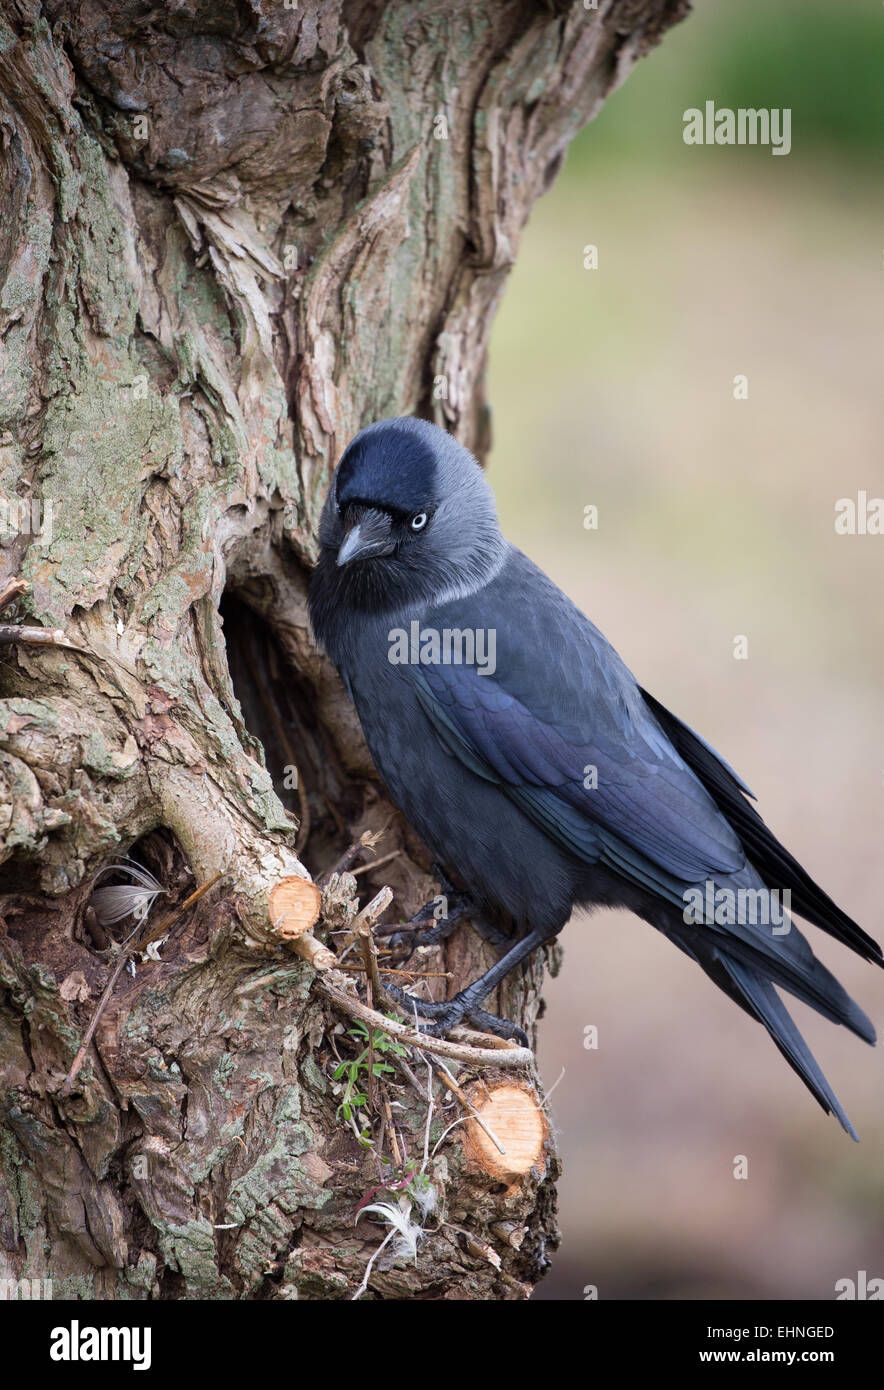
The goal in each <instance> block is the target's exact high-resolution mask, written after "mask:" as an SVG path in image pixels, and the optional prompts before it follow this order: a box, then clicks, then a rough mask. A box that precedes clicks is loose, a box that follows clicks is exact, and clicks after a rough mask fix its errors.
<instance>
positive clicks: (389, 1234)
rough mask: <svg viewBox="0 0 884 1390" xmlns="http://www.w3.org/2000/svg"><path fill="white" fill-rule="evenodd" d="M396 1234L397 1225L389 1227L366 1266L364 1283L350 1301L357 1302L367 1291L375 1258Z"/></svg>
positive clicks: (363, 1277)
mask: <svg viewBox="0 0 884 1390" xmlns="http://www.w3.org/2000/svg"><path fill="white" fill-rule="evenodd" d="M395 1234H396V1227H395V1226H391V1227H390V1229H389V1231H388V1232H387V1234H386V1235H385V1236H384V1238H383V1240H382V1241H381V1243H380V1245H379V1246H378V1248H377V1250H376V1251H375V1252H374V1254H373V1255H372V1257H371V1259H370V1260H369V1262H368V1264H367V1265H366V1266H365V1273H364V1274H363V1276H362V1283H361V1284H360V1285H359V1288H358V1289H357V1290H356V1292H355V1293H354V1295H353V1297H352V1298H351V1299H350V1302H351V1303H355V1302H356V1300H357V1298H359V1297H360V1295H361V1294H364V1293H365V1290H366V1289H367V1288H368V1280H369V1276H370V1274H371V1270H372V1266H373V1264H374V1262H375V1260H376V1259H377V1257H378V1255H379V1254H380V1253H381V1251H382V1250H383V1248H384V1246H385V1245H387V1244H388V1242H389V1241H391V1240H392V1239H393V1237H394V1235H395Z"/></svg>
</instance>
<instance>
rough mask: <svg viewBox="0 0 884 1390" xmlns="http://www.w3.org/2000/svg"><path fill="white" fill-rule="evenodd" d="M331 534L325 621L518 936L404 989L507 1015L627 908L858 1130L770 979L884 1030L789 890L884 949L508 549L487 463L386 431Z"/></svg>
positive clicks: (361, 690)
mask: <svg viewBox="0 0 884 1390" xmlns="http://www.w3.org/2000/svg"><path fill="white" fill-rule="evenodd" d="M319 540H320V558H319V563H318V566H317V569H316V572H315V574H314V576H313V579H312V583H311V588H310V598H309V605H310V618H311V623H312V626H313V630H314V633H315V635H316V638H317V640H318V641H319V642H320V643H321V644H322V646H324V648H325V650H326V651H327V652H328V655H329V656H330V657H331V659H332V661H333V662H334V664H335V666H336V667H337V669H338V671H339V672H340V674H341V676H342V678H343V681H344V684H345V685H346V688H347V691H348V693H349V695H350V698H351V699H352V700H353V703H354V705H355V706H356V710H357V713H358V715H359V719H360V721H361V724H362V729H363V732H364V734H365V738H366V741H367V743H368V747H369V749H370V751H371V754H372V756H373V758H374V760H375V763H376V765H377V768H378V771H379V772H380V774H381V776H382V777H383V779H384V781H385V783H386V785H387V787H388V789H389V792H390V796H391V797H392V799H393V801H394V802H395V804H396V805H397V806H398V807H399V809H400V810H401V811H402V813H403V814H404V815H405V817H406V818H407V820H408V821H409V822H410V823H411V825H412V826H413V827H414V829H415V830H416V831H417V832H418V834H419V835H420V836H421V837H422V839H423V840H424V841H425V843H426V844H427V845H428V846H429V847H430V849H431V850H432V851H433V852H434V854H435V855H436V857H437V858H438V859H439V860H440V861H441V864H442V865H443V866H444V867H445V868H446V869H447V870H448V871H449V872H450V873H451V874H452V875H454V876H455V877H456V878H457V879H458V881H459V882H460V883H462V884H464V885H465V886H466V888H467V890H468V894H469V897H470V899H471V900H472V902H473V903H474V904H475V907H476V909H477V913H478V916H477V917H474V920H478V921H481V920H482V919H483V918H485V919H487V920H489V921H497V922H498V923H499V922H500V921H501V920H502V919H503V920H506V919H509V923H510V926H511V929H512V928H515V929H516V930H517V931H519V932H521V935H520V936H519V937H518V938H517V939H515V943H514V944H513V938H512V937H510V939H509V940H508V941H507V942H506V949H505V952H504V954H503V955H502V956H501V958H500V960H499V961H498V962H497V964H496V965H495V966H493V967H492V968H491V969H490V970H488V971H487V972H486V973H485V974H484V975H483V976H482V977H481V979H479V980H476V981H475V982H474V983H473V984H471V985H469V986H468V987H467V988H466V989H464V990H462V991H461V992H460V993H459V994H457V995H455V997H454V998H453V999H451V1000H449V1001H447V1002H446V1003H430V1002H425V1001H417V1000H413V999H412V998H411V996H405V998H406V999H407V1002H408V1004H409V1007H416V1008H417V1011H418V1013H420V1014H421V1015H422V1016H423V1017H425V1018H428V1019H430V1020H431V1022H430V1023H429V1024H428V1025H426V1026H428V1027H429V1028H431V1029H432V1030H433V1031H434V1032H438V1031H443V1030H445V1029H447V1028H450V1027H452V1026H454V1024H456V1023H457V1022H458V1021H459V1020H461V1019H463V1018H465V1017H467V1018H472V1019H474V1020H478V1021H479V1022H480V1023H481V1024H482V1025H483V1026H485V1027H496V1026H497V1025H499V1024H500V1023H501V1021H500V1020H495V1019H494V1018H493V1016H491V1015H488V1014H486V1013H484V1012H483V1011H482V1010H481V1009H480V1008H479V1006H480V1005H481V1003H482V1001H483V1000H484V999H485V998H486V996H487V995H488V994H489V993H490V992H491V990H493V989H494V988H495V987H496V986H497V985H498V984H499V982H500V981H501V980H502V979H503V978H504V976H505V975H507V974H508V973H509V971H510V970H512V969H513V967H514V966H516V965H517V964H518V963H519V962H520V961H521V960H523V959H525V957H526V956H528V955H529V954H530V953H531V952H532V951H534V950H535V949H536V948H537V947H538V946H540V945H541V944H542V943H543V942H545V941H549V940H550V938H552V937H554V936H555V935H556V933H557V932H559V931H560V930H561V929H562V927H563V926H564V925H565V923H566V922H567V920H568V918H569V916H570V915H571V911H572V908H573V907H575V906H576V905H578V904H579V905H582V906H589V907H594V906H608V907H627V908H630V909H631V910H632V911H633V912H635V913H637V914H638V916H640V917H643V918H644V919H645V920H646V921H648V922H650V923H651V925H652V926H654V927H657V928H658V929H659V930H660V931H661V932H663V933H664V935H665V936H667V937H668V938H669V939H670V940H671V941H673V942H674V943H675V945H676V946H678V947H679V948H680V949H681V950H682V951H684V952H685V953H686V954H687V955H689V956H690V957H691V958H692V959H693V960H695V961H696V962H697V964H698V965H700V966H701V967H702V969H703V970H705V971H706V973H707V975H709V976H710V978H711V979H712V980H714V982H715V983H716V984H717V985H718V986H719V987H720V988H721V989H723V990H724V992H725V993H726V994H728V995H729V996H730V997H731V999H733V1000H735V1001H736V1003H738V1004H739V1005H740V1006H741V1007H742V1008H743V1009H745V1010H746V1012H747V1013H749V1014H751V1016H752V1017H753V1018H755V1019H757V1020H758V1021H759V1022H760V1023H762V1024H763V1025H764V1026H765V1028H766V1029H767V1031H768V1032H769V1033H770V1035H771V1037H772V1038H773V1040H774V1042H775V1043H776V1045H777V1047H778V1048H779V1049H780V1051H781V1052H782V1054H783V1056H784V1057H785V1058H786V1060H787V1061H788V1062H789V1064H790V1065H791V1066H792V1067H793V1068H794V1069H795V1071H797V1073H798V1075H799V1076H800V1077H801V1078H802V1080H803V1081H804V1082H805V1084H806V1085H807V1086H808V1088H809V1089H810V1090H811V1092H812V1093H813V1095H814V1096H815V1097H816V1098H817V1100H818V1101H819V1103H820V1104H821V1105H822V1107H823V1109H824V1110H826V1111H827V1112H833V1113H834V1114H835V1115H836V1116H837V1117H838V1119H839V1120H840V1122H841V1124H842V1125H843V1126H844V1128H845V1129H846V1130H847V1132H848V1133H849V1134H851V1135H852V1136H853V1137H854V1138H856V1133H855V1131H854V1129H853V1127H852V1125H851V1124H850V1121H849V1120H848V1118H847V1116H846V1115H845V1113H844V1111H843V1109H842V1107H841V1105H840V1104H839V1102H838V1099H837V1097H836V1096H835V1094H834V1092H833V1091H832V1089H831V1087H830V1086H829V1083H828V1082H827V1080H826V1078H825V1077H824V1076H823V1074H822V1072H821V1070H820V1068H819V1067H818V1065H817V1063H816V1061H815V1060H814V1058H813V1056H812V1054H811V1052H810V1049H809V1048H808V1046H807V1044H806V1043H805V1041H804V1039H803V1038H802V1036H801V1034H800V1033H799V1032H798V1029H797V1028H796V1026H795V1024H794V1022H793V1020H792V1018H791V1016H790V1014H789V1013H788V1012H787V1010H786V1008H785V1006H784V1005H783V1002H782V1000H781V999H780V996H779V995H778V993H777V990H776V988H775V987H776V986H778V987H779V988H781V989H784V990H786V991H788V992H789V993H790V994H793V995H794V996H795V997H796V998H797V999H801V1000H803V1001H804V1002H805V1003H806V1004H810V1006H811V1007H812V1008H814V1009H816V1010H817V1012H818V1013H820V1014H822V1015H823V1016H824V1017H825V1018H828V1019H831V1020H832V1022H834V1023H843V1024H844V1025H845V1026H846V1027H847V1028H849V1029H851V1031H852V1032H854V1033H856V1034H857V1035H858V1036H859V1037H860V1038H863V1039H864V1040H865V1041H866V1042H869V1043H874V1042H875V1030H874V1028H873V1026H872V1024H871V1022H870V1021H869V1019H868V1018H867V1017H866V1015H865V1014H864V1013H863V1012H862V1010H861V1009H860V1008H859V1007H858V1006H857V1005H856V1004H855V1003H854V1002H853V1000H852V999H851V998H850V997H849V995H848V994H847V993H846V991H845V990H844V989H843V988H842V986H841V985H840V984H839V983H838V981H837V980H836V979H835V977H834V976H833V975H832V974H831V973H830V971H828V970H827V969H826V968H825V966H824V965H822V964H821V963H820V961H818V960H817V959H816V957H815V956H814V954H813V951H812V950H811V948H810V946H809V945H808V943H807V941H806V940H805V938H804V937H803V936H802V935H801V933H800V931H799V930H798V928H797V927H796V926H795V924H794V923H793V922H792V921H791V918H790V917H789V916H788V915H787V914H784V913H780V914H779V915H778V913H777V903H778V901H780V900H779V899H777V897H776V894H780V895H783V894H785V893H787V892H788V893H789V894H790V895H791V909H792V910H793V911H794V912H797V913H799V914H800V915H801V916H802V917H805V918H806V919H807V920H808V921H809V922H812V923H813V924H814V925H815V926H817V927H820V928H821V929H822V930H823V931H825V932H828V933H829V935H831V936H834V937H836V938H837V940H839V941H841V942H843V943H844V945H846V946H849V947H850V948H851V949H852V950H854V951H856V952H857V953H858V954H859V955H860V956H862V957H863V958H864V959H866V960H870V961H875V962H876V963H877V964H878V965H881V964H884V961H882V953H881V949H880V947H879V946H878V945H877V943H876V942H875V941H873V940H872V938H871V937H870V936H868V935H867V934H866V933H865V932H864V931H863V930H862V929H861V928H860V927H859V926H857V924H856V923H855V922H853V921H851V919H850V918H849V917H848V916H847V915H846V913H844V912H842V910H841V909H840V908H839V907H837V906H836V904H835V903H834V902H833V901H832V899H831V898H829V897H828V896H827V895H826V894H825V893H824V892H823V890H822V889H821V888H819V887H818V886H817V885H816V884H815V883H814V882H813V880H812V879H811V878H810V876H809V875H808V874H807V873H806V872H805V870H804V869H803V868H802V867H801V865H800V864H799V863H798V862H797V861H796V860H795V859H794V858H793V857H792V855H791V854H790V853H789V852H788V850H786V849H785V848H784V847H783V846H782V845H781V844H780V843H779V841H778V840H777V839H776V838H775V837H774V835H772V834H771V832H770V830H769V829H768V828H767V826H766V825H765V823H764V821H763V820H762V819H761V817H760V816H759V815H758V812H757V811H756V810H755V808H754V807H753V806H752V804H751V801H750V800H749V799H748V798H750V797H752V793H751V792H750V791H749V788H748V787H747V786H746V785H745V783H744V782H742V781H741V780H740V778H739V777H738V776H737V775H736V773H735V772H733V771H732V769H731V768H730V767H729V766H728V765H727V763H725V762H724V761H723V759H721V758H720V757H719V756H718V754H717V753H716V752H715V751H714V750H713V749H712V748H710V746H709V745H708V744H707V743H705V742H704V741H703V739H701V738H700V737H699V736H698V735H697V734H695V733H694V732H693V731H692V730H691V729H689V728H688V727H687V725H686V724H683V723H682V722H681V720H680V719H677V718H676V717H675V715H673V714H670V713H669V711H668V710H667V709H665V708H664V707H663V705H661V704H660V703H659V702H658V701H657V700H655V699H654V698H653V697H652V696H651V695H649V694H648V693H647V692H646V691H645V690H643V689H642V688H641V686H640V685H638V684H637V682H636V680H635V678H634V677H633V676H632V675H631V673H630V672H629V670H628V669H627V668H626V666H625V665H624V664H623V662H622V661H621V660H620V658H619V656H618V655H617V653H616V652H615V651H614V649H613V648H612V647H611V646H610V645H609V644H608V642H607V641H606V640H605V638H604V637H603V636H602V634H601V633H600V632H599V631H598V629H597V628H596V627H594V626H593V624H592V623H591V622H590V621H589V620H588V619H587V618H586V617H585V616H584V615H583V613H581V612H580V610H579V609H578V608H577V607H576V606H575V605H574V604H573V603H572V602H571V601H570V599H568V598H567V597H566V596H565V594H563V593H562V592H561V590H560V589H558V588H557V587H556V585H555V584H553V583H552V581H551V580H550V579H548V578H547V576H546V575H545V574H543V572H542V571H541V570H539V569H538V568H537V566H536V565H534V564H532V562H531V561H530V560H529V559H528V558H527V557H526V556H525V555H523V554H522V553H521V552H520V551H519V550H517V549H516V548H515V546H513V545H510V544H509V543H508V542H507V541H506V540H505V539H504V537H503V536H502V535H501V532H500V528H499V525H498V520H497V514H496V510H495V505H494V497H493V494H492V492H491V489H490V487H489V485H488V483H487V482H486V480H485V476H484V474H483V472H482V470H481V468H480V467H479V465H478V464H477V463H476V461H475V459H474V458H473V457H472V455H471V454H470V453H469V452H468V451H467V450H466V449H465V448H463V447H462V446H461V445H460V444H458V443H457V442H456V441H455V440H454V439H452V438H451V436H450V435H448V434H446V433H445V432H444V431H443V430H441V429H439V428H437V427H436V426H435V425H431V424H428V423H427V422H425V421H423V420H416V419H394V420H381V421H379V422H378V423H377V424H374V425H370V426H369V427H368V428H367V429H364V430H362V431H361V432H360V433H359V434H358V435H357V436H356V438H355V439H354V440H353V441H352V442H351V444H350V445H349V447H348V448H347V450H346V452H345V453H344V456H343V458H342V459H341V461H340V464H339V466H338V468H337V470H336V472H335V475H334V478H333V480H332V484H331V488H330V490H329V495H328V498H327V499H326V503H325V507H324V510H323V514H322V520H321V524H320V531H319ZM753 800H754V798H753ZM710 894H711V896H710ZM698 899H699V900H702V903H703V909H702V911H701V912H700V914H699V917H698V913H697V908H696V902H697V900H698ZM753 901H754V902H755V908H754V909H753V907H752V906H751V903H752V902H753ZM785 902H786V905H787V906H788V903H789V900H788V898H787V899H785ZM691 904H693V907H691V906H690V905H691ZM765 907H767V911H765ZM759 917H760V918H761V920H760V921H759V920H756V919H757V918H759ZM503 1026H504V1029H505V1032H506V1033H507V1034H508V1035H512V1034H513V1033H514V1032H515V1033H518V1032H519V1030H518V1029H515V1028H514V1026H513V1025H511V1024H510V1025H505V1024H504V1025H503Z"/></svg>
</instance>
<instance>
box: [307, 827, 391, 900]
mask: <svg viewBox="0 0 884 1390" xmlns="http://www.w3.org/2000/svg"><path fill="white" fill-rule="evenodd" d="M389 824H390V822H389V821H387V825H389ZM387 825H384V826H382V827H381V829H380V830H363V832H362V834H361V835H360V836H359V839H358V840H354V841H353V842H352V844H349V845H348V846H347V848H346V849H345V850H344V853H343V854H342V855H341V857H340V859H338V860H336V862H335V863H334V864H332V866H331V868H330V869H326V871H325V873H324V874H320V876H319V878H318V879H316V882H317V884H318V885H319V887H320V888H325V887H326V886H327V884H328V883H329V880H330V879H331V878H332V877H333V875H334V874H343V873H345V872H346V871H347V869H349V867H350V865H351V864H352V863H353V861H354V859H358V858H359V855H360V853H361V851H362V850H364V849H374V847H375V845H376V844H377V843H378V841H379V840H382V839H383V837H384V833H385V831H386V829H387Z"/></svg>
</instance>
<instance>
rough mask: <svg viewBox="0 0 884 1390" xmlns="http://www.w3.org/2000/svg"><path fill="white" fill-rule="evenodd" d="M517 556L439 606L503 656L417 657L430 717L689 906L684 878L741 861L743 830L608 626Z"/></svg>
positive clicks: (470, 752) (592, 845) (488, 771)
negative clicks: (475, 590)
mask: <svg viewBox="0 0 884 1390" xmlns="http://www.w3.org/2000/svg"><path fill="white" fill-rule="evenodd" d="M508 569H512V570H513V571H514V572H511V573H509V574H508V575H507V576H506V580H507V582H506V585H505V587H503V586H501V585H492V586H489V588H488V589H486V590H485V591H483V594H482V595H481V597H475V598H473V599H471V600H465V601H460V602H458V603H455V604H449V605H447V606H446V608H445V609H442V610H438V612H437V613H436V614H435V615H434V616H433V622H434V623H437V622H438V623H440V624H441V625H443V626H448V627H449V628H460V629H465V628H468V627H470V626H471V627H473V629H475V628H476V626H477V623H478V626H479V627H481V628H483V629H484V630H485V631H486V632H488V631H491V630H493V632H494V634H495V647H496V650H495V663H496V664H495V669H494V671H493V673H490V670H489V674H480V671H481V667H480V666H478V665H458V664H454V663H451V664H444V663H442V662H440V663H438V664H431V665H419V666H414V667H412V668H411V671H412V673H413V678H414V680H415V682H416V688H417V695H418V698H419V700H420V702H421V705H422V707H423V709H424V711H425V713H426V715H427V717H428V719H429V720H430V722H431V724H432V725H433V728H434V729H435V731H436V733H437V734H438V736H439V737H440V739H441V740H442V741H443V743H444V744H445V746H446V747H447V748H448V750H449V751H450V752H451V753H452V754H454V755H455V756H456V757H458V758H459V759H460V760H461V761H462V762H463V763H464V764H465V765H466V766H468V767H470V768H471V769H472V770H473V771H474V772H476V773H477V774H478V775H480V776H482V777H485V778H488V779H490V780H492V781H494V782H496V783H498V784H499V785H500V786H501V787H502V789H503V790H504V791H505V792H506V793H507V795H509V796H510V797H511V798H512V800H514V801H515V802H516V803H517V804H518V805H519V806H520V807H521V808H522V809H523V810H524V811H525V813H526V815H528V816H529V817H530V818H531V819H532V820H533V821H535V822H536V823H537V824H538V825H541V826H542V827H543V829H544V830H545V831H546V832H547V833H548V834H549V835H550V837H551V838H552V839H554V840H556V841H557V842H558V843H560V844H561V845H563V846H564V847H565V848H567V849H569V850H570V851H571V852H572V853H574V854H576V855H577V856H578V857H580V858H583V859H585V860H587V861H588V862H591V863H596V862H598V861H599V860H600V859H601V860H603V861H604V862H606V863H608V864H610V866H611V867H612V868H615V869H616V870H617V871H618V872H620V873H621V874H622V875H623V876H624V877H626V878H629V879H630V880H632V881H634V882H636V883H639V884H641V886H642V887H644V888H647V889H649V890H650V891H652V892H656V893H658V894H659V895H660V896H662V897H665V898H666V899H667V900H668V901H671V902H673V903H676V904H678V905H679V906H683V896H682V895H683V891H684V885H685V883H698V882H702V881H703V880H705V879H706V878H707V877H711V876H713V875H714V874H727V873H731V872H735V871H736V870H738V869H740V868H742V867H743V865H744V864H745V862H746V856H745V853H744V851H743V848H742V846H741V844H740V841H739V839H738V838H737V836H736V834H735V833H734V831H733V829H732V828H731V826H730V825H729V824H728V822H727V820H726V819H725V817H724V816H723V815H722V814H721V812H720V811H719V809H718V808H717V806H716V805H715V802H714V801H713V799H712V797H711V796H710V795H709V793H708V792H707V791H706V789H705V787H704V786H703V785H702V783H701V781H700V780H699V778H698V777H697V776H695V774H694V773H693V772H692V771H691V770H690V768H689V767H688V766H687V765H686V763H685V762H684V761H683V759H682V758H681V757H680V756H679V754H678V753H677V752H676V750H675V748H674V747H673V746H672V744H671V742H670V741H669V739H668V738H667V737H666V735H665V734H664V733H663V732H662V730H661V729H660V726H659V725H658V724H657V722H656V720H655V719H654V718H653V716H652V715H651V713H650V711H649V709H648V707H647V706H646V704H645V702H644V700H643V698H642V695H641V692H640V690H639V688H638V686H637V685H636V683H635V681H634V679H633V677H632V676H631V675H630V673H629V671H628V670H627V668H626V667H625V666H624V664H623V662H622V661H621V660H620V658H619V657H618V656H617V654H616V652H614V651H613V649H612V648H611V647H610V646H609V645H608V643H607V642H606V641H605V639H604V638H603V637H602V635H601V633H599V632H598V630H597V629H596V628H595V627H594V626H593V625H592V623H590V622H589V620H588V619H587V618H586V617H584V615H583V614H582V613H580V611H579V609H577V608H575V607H574V605H573V604H571V603H570V601H569V600H568V599H567V598H566V597H565V595H564V594H562V593H561V592H560V591H559V590H558V589H557V588H556V587H555V586H554V585H553V584H552V583H551V581H550V580H548V579H547V578H546V576H545V575H543V574H542V572H541V571H539V570H537V569H536V568H535V567H534V566H533V565H531V564H530V562H529V561H527V560H525V559H524V557H521V556H520V557H519V563H518V564H516V565H514V566H510V567H508ZM468 620H469V621H468ZM428 621H429V620H428Z"/></svg>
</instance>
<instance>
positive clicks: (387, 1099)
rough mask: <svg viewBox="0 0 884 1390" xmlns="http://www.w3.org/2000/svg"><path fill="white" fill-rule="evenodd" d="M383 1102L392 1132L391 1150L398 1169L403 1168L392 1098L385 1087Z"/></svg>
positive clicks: (382, 1089) (382, 1093)
mask: <svg viewBox="0 0 884 1390" xmlns="http://www.w3.org/2000/svg"><path fill="white" fill-rule="evenodd" d="M381 1101H382V1103H383V1107H384V1114H385V1115H386V1117H387V1125H388V1127H389V1130H390V1148H391V1149H392V1150H393V1162H394V1163H395V1164H396V1167H397V1168H401V1167H402V1153H401V1150H400V1148H399V1144H398V1143H397V1140H396V1126H395V1125H394V1123H393V1112H392V1110H391V1109H390V1097H389V1096H388V1095H387V1091H386V1088H385V1087H383V1086H382V1087H381Z"/></svg>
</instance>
